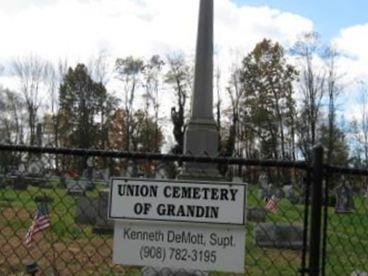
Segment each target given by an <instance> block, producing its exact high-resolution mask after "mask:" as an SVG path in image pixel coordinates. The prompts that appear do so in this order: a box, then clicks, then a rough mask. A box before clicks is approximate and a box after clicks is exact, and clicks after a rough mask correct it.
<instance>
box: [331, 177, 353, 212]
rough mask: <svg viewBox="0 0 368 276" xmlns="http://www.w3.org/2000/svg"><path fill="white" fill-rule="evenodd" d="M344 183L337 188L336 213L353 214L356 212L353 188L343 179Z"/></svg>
mask: <svg viewBox="0 0 368 276" xmlns="http://www.w3.org/2000/svg"><path fill="white" fill-rule="evenodd" d="M341 180H342V183H341V184H340V185H339V186H337V187H336V188H335V196H336V205H335V213H338V214H342V213H351V212H353V211H354V210H355V205H354V198H353V191H352V188H351V186H350V185H349V184H348V183H347V182H346V181H345V178H344V176H342V177H341Z"/></svg>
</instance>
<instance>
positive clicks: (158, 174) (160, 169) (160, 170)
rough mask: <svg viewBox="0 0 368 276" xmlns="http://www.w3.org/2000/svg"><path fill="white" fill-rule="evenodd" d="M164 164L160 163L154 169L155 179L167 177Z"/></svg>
mask: <svg viewBox="0 0 368 276" xmlns="http://www.w3.org/2000/svg"><path fill="white" fill-rule="evenodd" d="M165 166H166V165H165V164H160V165H158V166H157V167H156V169H155V179H157V180H162V179H167V175H166V170H165Z"/></svg>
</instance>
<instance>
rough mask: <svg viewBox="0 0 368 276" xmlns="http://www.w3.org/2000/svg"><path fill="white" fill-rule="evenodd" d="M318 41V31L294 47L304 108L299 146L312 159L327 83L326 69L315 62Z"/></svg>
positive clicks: (299, 129)
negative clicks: (297, 60)
mask: <svg viewBox="0 0 368 276" xmlns="http://www.w3.org/2000/svg"><path fill="white" fill-rule="evenodd" d="M318 43H319V36H318V34H317V33H307V34H305V36H304V38H303V40H301V41H298V42H297V43H296V45H295V46H294V48H293V49H292V50H293V53H294V54H296V56H297V57H299V59H300V61H301V64H300V68H299V69H300V80H299V84H300V91H301V94H302V109H301V112H300V116H301V117H300V120H298V121H299V125H298V132H299V147H300V149H301V151H302V153H303V155H304V157H305V158H306V159H307V160H310V159H311V149H312V147H313V146H314V145H315V144H316V141H317V127H318V123H319V119H320V112H321V105H322V98H323V95H324V91H325V83H326V74H325V71H324V69H319V68H318V66H317V65H316V62H315V60H316V58H318V57H319V50H320V49H319V44H318Z"/></svg>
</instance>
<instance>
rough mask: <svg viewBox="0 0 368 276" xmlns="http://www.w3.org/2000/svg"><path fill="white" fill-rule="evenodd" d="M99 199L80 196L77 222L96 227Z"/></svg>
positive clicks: (77, 206)
mask: <svg viewBox="0 0 368 276" xmlns="http://www.w3.org/2000/svg"><path fill="white" fill-rule="evenodd" d="M98 208H99V206H98V198H91V197H87V196H80V197H78V198H77V200H76V209H75V222H76V223H77V224H87V225H94V224H95V223H96V218H97V216H98Z"/></svg>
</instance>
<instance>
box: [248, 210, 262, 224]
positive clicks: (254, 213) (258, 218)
mask: <svg viewBox="0 0 368 276" xmlns="http://www.w3.org/2000/svg"><path fill="white" fill-rule="evenodd" d="M247 221H252V222H256V223H259V222H265V221H266V210H265V208H264V207H258V206H257V207H249V208H247Z"/></svg>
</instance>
